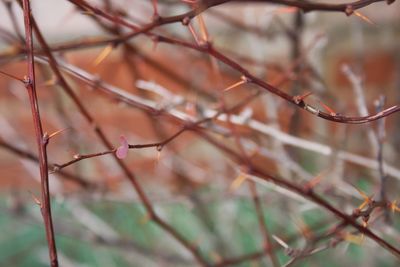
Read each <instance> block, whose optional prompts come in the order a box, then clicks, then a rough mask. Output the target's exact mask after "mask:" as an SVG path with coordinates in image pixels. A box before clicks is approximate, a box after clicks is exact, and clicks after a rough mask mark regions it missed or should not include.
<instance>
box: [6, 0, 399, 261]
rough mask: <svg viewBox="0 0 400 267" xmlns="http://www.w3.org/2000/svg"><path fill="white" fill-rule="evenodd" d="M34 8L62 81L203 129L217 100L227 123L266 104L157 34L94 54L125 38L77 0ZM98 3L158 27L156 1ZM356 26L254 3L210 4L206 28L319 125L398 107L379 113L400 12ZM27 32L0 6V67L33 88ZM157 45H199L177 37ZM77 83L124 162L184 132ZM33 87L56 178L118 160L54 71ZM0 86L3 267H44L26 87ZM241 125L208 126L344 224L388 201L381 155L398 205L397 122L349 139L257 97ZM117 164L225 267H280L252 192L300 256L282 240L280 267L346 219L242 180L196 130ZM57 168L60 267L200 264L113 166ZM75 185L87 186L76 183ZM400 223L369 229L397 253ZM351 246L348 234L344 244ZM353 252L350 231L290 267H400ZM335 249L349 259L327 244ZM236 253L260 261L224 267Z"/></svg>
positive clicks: (177, 28) (12, 5)
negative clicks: (109, 89)
mask: <svg viewBox="0 0 400 267" xmlns="http://www.w3.org/2000/svg"><path fill="white" fill-rule="evenodd" d="M31 2H32V12H33V16H34V17H35V19H36V20H37V22H38V25H39V27H40V29H41V31H42V33H43V35H44V36H45V38H46V40H47V42H48V43H49V44H50V45H51V47H52V48H54V50H55V51H54V54H55V55H56V56H57V58H59V59H60V60H61V59H62V60H63V62H65V64H66V66H67V67H68V66H69V67H70V68H72V67H75V68H77V69H78V70H80V71H82V73H83V72H85V73H87V75H88V76H90V77H91V79H92V80H93V81H95V82H98V83H99V84H100V83H101V84H107V86H115V87H116V88H118V89H120V90H123V91H124V92H125V93H126V94H129V95H134V96H136V97H139V98H140V99H141V100H143V101H150V102H151V103H152V104H154V106H155V107H156V108H157V109H160V110H161V111H162V112H166V113H173V112H178V113H179V114H186V115H188V116H191V117H192V118H195V119H196V120H200V119H202V118H204V117H208V116H210V114H213V113H212V112H215V111H216V110H218V108H220V107H221V105H222V103H223V104H224V105H225V107H226V108H228V109H229V107H233V106H234V105H236V104H237V103H240V102H241V101H242V100H243V99H245V98H246V97H249V96H250V95H251V94H254V93H256V92H257V91H258V90H260V88H258V87H256V86H254V85H250V84H244V85H241V86H238V87H235V88H233V89H230V90H224V89H226V88H229V87H230V86H231V85H232V84H235V83H237V82H238V81H240V74H239V73H238V72H236V71H234V70H232V69H231V68H229V67H228V66H226V65H224V64H223V63H221V62H218V61H217V60H215V59H212V58H211V57H210V56H209V55H207V54H204V53H199V52H195V51H192V50H189V49H185V48H182V47H178V46H174V45H168V44H164V43H155V42H153V41H154V40H152V39H151V38H148V37H146V36H145V35H139V36H138V37H135V38H134V39H132V40H130V41H129V47H126V46H123V45H120V46H117V47H112V46H111V49H110V46H109V45H107V44H105V45H96V46H94V45H91V46H85V45H84V43H86V42H91V41H96V40H98V39H100V38H104V37H111V36H113V33H112V31H110V30H106V29H105V27H101V25H103V26H104V25H106V26H107V27H108V28H109V29H118V26H116V25H115V24H113V23H110V22H109V21H106V20H104V19H98V16H96V15H94V14H93V13H91V12H89V11H87V12H85V11H82V10H79V9H77V8H76V7H74V5H73V4H71V3H70V2H69V1H66V0H33V1H31ZM89 2H90V3H92V4H93V5H95V6H97V7H99V8H100V9H103V10H106V11H107V12H111V13H113V14H117V15H118V16H123V17H125V18H126V19H127V20H129V21H131V22H133V23H135V24H137V25H144V24H146V23H148V22H150V21H151V18H152V16H153V11H154V10H153V5H152V4H153V2H152V1H146V0H125V1H123V0H120V1H107V0H105V1H89ZM342 2H344V1H342ZM157 7H158V12H159V14H160V15H162V16H170V15H176V14H182V13H183V12H185V11H188V10H190V7H191V6H190V4H187V3H184V2H183V1H167V0H159V1H158V4H157ZM358 12H359V13H357V14H353V15H352V16H346V15H345V14H343V13H341V12H336V13H335V12H318V11H316V12H309V13H304V12H301V11H299V10H297V9H296V8H290V7H286V6H280V5H272V4H267V3H251V1H249V2H248V3H239V2H238V3H235V2H233V3H227V4H223V5H220V6H217V7H213V8H211V9H208V10H207V11H205V12H204V13H203V14H202V18H203V20H204V22H205V25H206V29H207V32H208V36H209V39H210V40H211V41H212V43H213V45H214V46H215V48H216V49H217V50H218V51H220V52H222V53H224V54H225V55H227V56H229V57H230V58H232V59H234V60H235V61H236V62H239V63H240V64H241V66H243V67H245V68H246V69H247V70H249V71H250V72H251V73H253V74H255V75H256V76H257V77H259V78H262V79H263V80H265V81H267V82H269V83H271V84H279V88H280V89H282V90H284V91H285V92H288V93H290V94H292V95H302V94H304V93H307V92H312V95H310V96H309V97H307V103H311V104H312V105H314V106H316V107H317V108H319V109H321V110H325V109H328V111H329V109H333V110H334V111H335V112H337V113H340V114H345V115H349V116H360V115H363V112H367V113H368V114H372V113H376V103H377V101H379V99H381V97H386V100H385V103H384V106H385V107H390V106H393V105H397V104H398V103H399V102H400V91H399V88H400V46H399V45H398V44H399V43H400V2H399V1H395V2H394V3H393V4H391V5H387V4H386V3H385V2H378V3H374V4H372V5H370V6H368V7H366V8H363V9H360V10H358ZM96 18H97V19H96ZM13 20H14V21H15V22H14V23H13ZM102 23H103V24H102ZM192 24H193V28H194V30H195V31H196V32H197V35H198V36H201V32H202V28H201V27H200V26H199V25H200V23H199V21H198V20H196V19H193V20H192ZM113 27H114V28H113ZM23 29H24V28H23V13H22V10H21V8H20V7H19V6H18V4H17V2H16V1H8V0H3V1H2V2H1V3H0V70H1V71H3V72H6V73H9V74H12V75H14V76H16V77H20V78H22V77H23V76H24V75H26V66H27V65H26V57H25V55H24V53H23V52H22V49H21V47H23V46H24V42H23V40H22V41H21V39H20V36H22V37H23V36H24V30H23ZM119 30H120V31H121V32H125V33H126V32H128V30H127V29H122V28H121V29H119ZM154 32H156V33H159V34H162V35H167V36H173V37H175V38H178V39H183V40H186V41H188V42H193V43H194V42H195V40H194V38H193V36H192V35H191V33H190V31H189V30H188V28H187V27H184V26H183V25H182V24H180V23H175V24H171V25H165V26H161V27H159V28H156V29H155V30H154ZM35 45H36V46H37V47H39V46H38V44H37V43H36V42H35ZM65 77H66V78H67V81H68V83H69V84H70V85H71V86H72V88H73V90H74V92H75V93H76V94H77V95H78V96H79V99H80V101H81V102H82V103H83V105H84V106H85V107H86V108H87V109H88V110H89V111H90V113H91V114H92V115H93V117H94V120H95V121H96V125H99V126H100V127H101V128H102V129H103V131H104V133H105V134H106V136H107V138H108V139H109V140H111V141H112V143H113V145H114V147H118V146H119V145H120V143H119V140H120V136H121V135H124V136H125V137H126V139H127V140H128V142H129V143H130V144H147V143H154V142H159V141H162V140H165V139H166V138H167V137H169V136H171V135H173V134H174V133H175V132H177V131H178V130H179V129H180V127H181V126H182V125H181V124H180V123H176V122H174V121H172V120H170V119H168V118H167V117H165V116H162V115H157V114H148V113H146V112H143V110H141V109H140V108H137V107H132V106H129V105H127V104H126V103H123V102H121V101H117V100H115V99H113V98H112V97H109V96H107V94H104V93H102V92H101V91H100V90H97V89H96V88H92V87H91V86H89V85H88V84H85V83H84V82H82V81H81V80H79V79H77V78H76V77H74V75H70V74H65ZM37 80H38V82H37V85H38V95H39V104H40V111H41V115H42V122H43V124H44V129H45V131H46V132H48V133H53V132H55V131H58V130H60V129H65V130H64V131H63V132H61V133H60V134H58V135H57V136H55V137H54V138H52V139H51V142H50V144H49V146H48V153H49V162H50V171H51V172H52V171H53V166H54V164H63V163H65V162H68V161H70V160H72V159H73V158H74V157H76V155H84V154H90V153H97V152H102V151H105V150H107V148H105V147H104V145H103V144H102V143H101V142H100V141H99V138H98V137H97V136H96V134H95V132H94V125H93V124H91V123H88V122H87V121H86V120H85V119H84V117H83V116H82V114H81V113H80V112H79V111H78V110H77V108H76V105H75V104H74V103H73V102H72V101H71V99H70V98H69V97H68V95H67V94H65V93H64V91H63V89H62V88H61V87H60V86H59V85H58V84H57V83H56V82H55V80H54V74H53V73H52V71H51V69H50V68H49V66H48V65H47V64H46V63H44V61H43V60H39V61H38V62H37ZM0 88H1V90H0V101H1V103H0V159H1V160H0V186H1V187H0V190H1V191H0V214H1V215H0V266H29V267H36V266H48V252H47V243H46V239H45V234H44V226H43V224H42V218H41V214H40V210H39V207H38V206H37V204H36V203H35V198H39V196H40V184H39V181H40V176H39V169H38V164H37V162H36V161H35V157H36V156H35V155H36V154H37V152H36V145H35V138H34V131H33V124H32V117H31V114H30V108H29V100H28V95H27V92H26V90H25V89H24V86H23V84H21V83H20V82H19V81H16V80H14V79H12V78H10V77H8V76H5V75H3V74H2V75H0ZM146 103H147V102H146ZM326 106H328V108H326ZM230 115H231V119H230V120H231V122H226V119H225V121H222V120H213V121H212V122H211V123H207V124H205V125H204V129H205V130H207V131H208V133H209V134H210V135H211V136H213V137H214V138H216V140H218V141H219V142H221V144H224V145H226V146H228V147H230V148H232V149H234V150H235V151H237V152H238V153H245V154H247V155H250V157H251V160H252V161H254V162H255V164H257V166H262V168H263V169H264V170H265V171H266V172H267V173H269V174H270V175H273V176H278V177H283V178H285V179H287V180H289V181H291V182H293V183H295V184H304V185H306V184H307V183H308V182H310V181H312V182H315V181H317V180H318V183H317V184H316V185H315V192H316V193H317V194H320V195H322V196H323V197H324V198H325V199H326V200H328V201H329V202H330V203H332V204H333V205H334V206H335V207H338V208H340V210H342V211H343V212H346V213H348V214H350V213H351V212H352V211H353V210H354V209H355V208H357V207H358V206H359V205H360V204H361V203H362V202H363V195H362V194H360V193H359V192H358V191H357V189H359V190H362V191H363V192H365V193H366V194H367V195H368V196H369V195H374V198H375V199H379V197H380V191H381V188H382V183H381V177H382V173H380V172H379V160H378V152H379V150H380V149H382V151H383V161H382V162H381V163H382V165H383V167H384V168H383V172H384V175H385V177H387V179H386V186H385V187H384V190H385V194H386V197H387V199H388V200H390V201H393V200H395V199H397V198H399V194H398V192H399V179H400V166H399V164H398V162H399V150H400V138H399V134H398V132H399V130H400V121H399V118H400V117H399V115H398V114H393V115H391V116H389V117H388V118H386V119H385V120H384V123H380V122H373V123H367V124H362V125H347V124H338V123H333V122H328V121H325V120H323V119H321V118H318V117H315V116H313V115H312V114H310V113H307V112H305V111H303V110H300V109H299V108H297V107H294V106H293V105H291V104H290V103H287V102H285V101H283V100H282V99H280V98H279V97H277V96H274V95H272V94H269V93H260V94H259V95H258V97H257V98H255V99H253V100H252V101H250V102H247V103H245V105H242V106H241V107H240V108H239V109H236V110H234V111H233V112H232V113H231V114H230ZM379 130H380V131H381V134H380V133H379ZM382 131H383V132H382ZM238 140H239V143H241V144H242V145H241V146H242V147H240V146H239V145H238ZM243 150H244V151H243ZM123 161H124V162H125V163H126V164H127V166H129V169H130V170H131V171H132V172H133V173H135V175H136V176H137V179H138V182H139V183H140V185H141V186H142V188H143V189H144V191H145V192H146V194H147V195H148V198H149V199H150V201H151V203H152V204H153V206H154V208H155V211H156V212H157V213H158V214H159V216H160V217H161V218H163V219H164V220H165V221H166V222H168V223H169V224H170V225H171V226H172V227H173V228H174V229H176V230H177V231H178V232H179V233H180V234H181V235H182V236H184V238H185V239H187V240H188V241H189V242H191V243H192V244H193V245H194V246H196V247H198V248H199V250H200V251H201V254H202V255H203V257H204V258H206V259H207V260H208V261H209V262H211V263H214V264H216V266H218V265H217V264H218V263H220V264H224V265H220V266H271V261H270V258H269V257H268V255H266V253H263V242H264V241H263V235H262V232H261V230H260V226H259V218H258V217H257V212H256V210H255V206H254V202H253V200H252V194H251V190H250V189H251V186H250V187H249V186H248V185H249V184H250V183H254V184H255V186H256V190H257V191H258V195H259V198H260V200H261V206H262V212H263V220H264V224H265V225H266V227H267V229H268V232H269V234H270V235H271V236H275V237H277V238H278V239H280V240H283V241H284V242H285V243H286V244H287V245H288V246H289V248H290V249H285V248H284V247H283V246H282V245H281V244H279V242H277V241H276V239H274V238H271V244H272V245H273V248H274V249H273V250H274V253H275V254H276V255H277V257H278V261H279V264H280V265H282V266H284V265H285V264H286V263H287V262H289V261H290V260H291V259H293V253H291V252H293V251H292V250H296V249H302V248H304V247H305V246H306V245H307V244H309V243H310V242H311V241H310V240H312V239H313V237H315V236H317V235H318V234H320V233H324V232H325V231H327V230H328V229H331V228H332V227H333V226H334V225H336V224H337V223H339V222H340V221H339V220H338V219H337V218H335V217H334V216H333V215H332V214H330V213H329V212H327V211H326V210H324V209H322V208H320V207H318V206H317V205H315V204H314V203H312V202H310V201H308V200H306V199H304V198H303V197H301V196H299V195H296V194H293V193H291V192H289V191H288V190H286V189H284V188H281V187H278V186H276V185H274V184H272V183H268V182H265V181H264V180H261V179H258V178H257V177H253V176H248V175H247V174H246V168H245V166H240V165H238V164H237V163H236V162H235V161H234V160H232V159H230V158H229V157H227V155H226V154H224V153H223V151H221V150H220V149H218V147H215V146H213V145H212V144H210V143H209V142H207V141H206V140H204V139H203V138H201V136H199V135H198V134H196V133H195V132H192V131H187V132H185V133H183V134H182V135H180V136H179V137H177V138H176V139H174V140H173V141H172V142H170V143H168V144H167V145H165V146H163V147H162V149H161V148H159V149H157V148H156V147H152V148H147V149H137V150H136V149H134V150H130V151H129V153H128V156H127V158H125V159H123ZM63 170H64V171H66V172H68V174H69V176H65V175H62V174H60V173H59V172H56V173H52V174H51V175H50V184H51V193H52V208H53V219H54V224H55V232H56V241H57V247H58V252H59V258H60V259H59V260H60V266H66V267H68V266H77V267H78V266H82V267H84V266H110V267H112V266H146V267H147V266H197V265H198V263H197V262H196V261H195V259H193V256H192V255H191V254H190V253H189V252H188V250H187V249H186V248H185V247H183V246H182V245H181V244H179V242H177V241H176V239H174V238H172V237H171V235H169V234H168V233H166V232H165V231H163V230H162V229H161V228H160V227H159V225H158V224H157V223H155V222H154V221H152V220H150V218H149V216H148V215H147V213H146V210H145V209H144V207H143V205H142V203H141V201H140V199H139V197H138V195H137V193H136V192H135V190H134V188H133V187H132V186H131V183H130V182H129V181H128V180H127V179H126V177H125V175H124V173H123V172H122V171H121V169H120V168H119V166H118V164H116V162H115V160H114V159H113V158H112V156H111V155H104V156H101V157H95V158H90V159H86V160H82V161H79V162H78V163H76V164H73V165H70V166H68V167H66V168H64V169H63ZM71 177H72V178H71ZM76 177H78V179H79V181H81V182H76V181H75V180H76ZM243 177H245V178H247V179H245V178H244V179H242V178H243ZM82 181H84V182H82ZM356 188H357V189H356ZM399 216H400V215H399V214H398V213H397V214H396V213H390V214H389V213H388V212H386V211H383V210H380V211H379V210H377V211H374V212H373V213H372V215H371V217H372V218H371V224H370V228H371V229H372V230H373V231H374V232H376V233H378V234H379V236H381V237H382V238H383V239H385V240H387V241H389V242H391V243H392V244H395V245H396V244H398V243H399V241H400V234H399V229H400V228H399V227H400V225H399ZM351 231H352V230H351V228H348V229H347V228H346V229H345V230H344V231H343V233H347V232H349V233H351ZM343 233H342V234H343ZM344 236H346V235H344ZM352 237H353V238H350V237H348V238H346V237H345V238H343V235H342V236H339V234H338V235H337V236H334V237H332V238H331V239H327V240H324V241H323V242H322V243H320V244H319V245H321V246H322V247H321V248H323V249H321V252H318V253H315V254H313V255H311V256H308V257H306V258H304V259H298V260H296V262H295V263H294V266H354V265H356V264H357V265H358V266H363V267H368V266H397V263H398V261H397V258H396V257H394V256H393V255H391V254H390V253H388V252H387V251H386V250H385V249H383V248H382V247H380V246H379V245H377V244H376V243H374V242H373V241H371V240H369V239H368V238H366V237H365V238H364V239H362V238H360V235H357V234H355V235H354V236H352ZM361 239H362V240H361ZM334 241H337V245H332V243H334ZM324 245H326V246H327V247H326V248H325V247H324ZM316 248H319V246H316ZM257 253H258V254H257ZM242 255H249V256H250V257H249V259H246V260H241V261H237V263H232V264H230V263H229V262H228V260H229V259H237V257H240V256H242ZM252 255H253V257H251V256H252Z"/></svg>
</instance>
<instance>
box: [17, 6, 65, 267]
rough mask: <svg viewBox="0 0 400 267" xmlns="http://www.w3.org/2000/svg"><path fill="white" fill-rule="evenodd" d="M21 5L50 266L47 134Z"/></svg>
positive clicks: (53, 252)
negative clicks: (40, 110)
mask: <svg viewBox="0 0 400 267" xmlns="http://www.w3.org/2000/svg"><path fill="white" fill-rule="evenodd" d="M22 5H23V10H24V23H25V42H26V48H27V56H28V76H25V78H24V83H25V87H26V89H27V90H28V94H29V102H30V106H31V112H32V117H33V124H34V128H35V136H36V142H37V146H38V152H39V167H40V184H41V192H42V199H41V203H40V211H41V213H42V217H43V220H44V226H45V230H46V239H47V244H48V248H49V255H50V265H51V266H52V267H57V266H58V260H57V248H56V242H55V238H54V229H53V221H52V216H51V203H50V189H49V176H48V169H47V168H48V166H47V151H46V146H47V144H48V141H49V137H48V135H47V134H43V128H42V122H41V119H40V113H39V104H38V99H37V95H36V83H35V65H34V55H33V41H32V20H31V8H30V3H29V0H23V1H22Z"/></svg>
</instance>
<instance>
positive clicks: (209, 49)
mask: <svg viewBox="0 0 400 267" xmlns="http://www.w3.org/2000/svg"><path fill="white" fill-rule="evenodd" d="M70 1H71V2H73V3H75V4H77V5H78V6H79V7H81V8H84V9H87V10H90V11H92V12H93V13H95V14H97V15H99V16H101V17H103V18H106V19H108V20H110V21H112V22H114V23H117V24H120V25H123V26H126V27H128V28H130V29H132V30H133V32H132V33H131V34H127V35H125V36H123V37H117V38H111V39H108V41H107V42H115V43H118V42H121V41H127V40H128V39H130V38H133V37H135V36H138V35H139V34H141V33H143V34H146V35H147V36H149V37H151V38H152V39H153V41H155V42H163V43H168V44H172V45H176V46H182V47H186V48H189V49H193V50H196V51H198V52H201V53H205V54H208V55H210V56H212V57H214V58H216V59H218V60H219V61H220V62H223V63H224V64H226V65H227V66H229V67H231V68H232V69H234V70H236V71H238V72H240V73H241V74H242V75H243V76H244V77H245V78H246V79H247V81H248V82H249V83H253V84H256V85H258V86H259V87H261V88H262V89H264V90H267V91H268V92H270V93H273V94H275V95H277V96H279V97H281V98H283V99H285V100H286V101H288V102H290V103H292V104H294V105H297V106H298V107H300V108H302V109H305V110H306V111H308V112H310V113H311V114H313V115H315V116H318V117H320V118H323V119H326V120H330V121H334V122H339V123H349V124H361V123H367V122H371V121H375V120H378V119H380V118H383V117H386V116H389V115H390V114H393V113H396V112H398V111H400V105H396V106H392V107H390V108H388V109H385V110H383V111H381V112H379V113H376V114H373V115H368V116H362V117H351V116H344V115H342V114H339V113H333V112H330V113H327V112H323V111H321V110H319V109H318V108H315V107H313V106H311V105H309V104H307V103H305V101H303V100H301V101H299V100H298V99H299V97H298V96H291V95H289V94H288V93H286V92H284V91H282V90H281V89H279V88H277V87H275V86H273V85H271V84H269V83H267V82H265V81H264V80H262V79H260V78H257V77H256V76H255V75H253V74H251V73H250V72H249V71H248V70H247V69H246V68H244V67H243V66H242V65H241V64H239V63H238V62H236V61H234V60H233V59H231V58H229V57H227V56H225V55H224V54H222V53H220V52H219V51H217V50H216V49H215V48H214V47H213V46H212V44H211V43H202V44H193V43H189V42H186V41H183V40H179V39H174V38H170V37H166V36H162V35H159V34H155V33H151V32H150V31H151V30H152V29H154V28H155V27H157V26H160V25H163V24H167V23H175V22H178V21H180V20H179V19H181V20H182V21H183V23H184V24H186V25H187V21H188V20H189V21H190V19H191V18H192V16H195V15H196V14H199V13H196V12H197V11H196V10H197V9H194V10H192V11H191V12H192V13H190V12H189V15H187V14H188V13H185V14H186V15H185V14H183V15H180V16H174V17H167V18H164V20H161V22H160V21H159V20H156V21H153V22H152V23H150V24H148V25H145V26H144V27H142V28H140V27H138V26H137V25H134V24H132V23H130V22H129V21H126V20H123V19H122V18H120V17H115V16H114V15H112V14H108V13H106V12H104V11H102V10H101V9H98V8H96V7H93V6H92V5H90V4H88V3H86V2H85V1H82V0H70ZM225 2H226V1H225ZM360 2H362V4H361V3H360ZM372 2H376V1H359V2H356V4H354V8H361V7H363V6H365V5H367V4H370V3H372ZM339 6H341V5H339ZM200 10H201V11H204V10H206V9H205V8H203V7H202V8H201V9H200Z"/></svg>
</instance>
